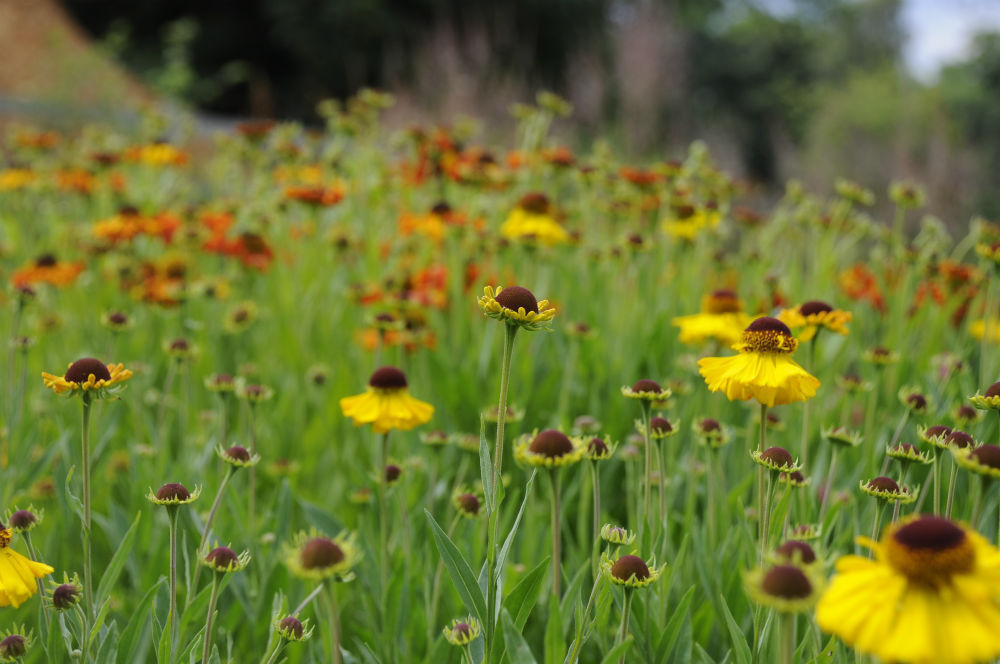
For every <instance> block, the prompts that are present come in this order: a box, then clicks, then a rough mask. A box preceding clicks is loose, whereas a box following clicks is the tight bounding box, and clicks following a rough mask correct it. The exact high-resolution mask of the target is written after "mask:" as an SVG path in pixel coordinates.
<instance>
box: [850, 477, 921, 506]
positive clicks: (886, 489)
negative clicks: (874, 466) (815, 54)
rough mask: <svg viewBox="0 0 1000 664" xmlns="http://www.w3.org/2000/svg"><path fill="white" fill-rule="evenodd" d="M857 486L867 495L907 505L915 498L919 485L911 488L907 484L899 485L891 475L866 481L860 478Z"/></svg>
mask: <svg viewBox="0 0 1000 664" xmlns="http://www.w3.org/2000/svg"><path fill="white" fill-rule="evenodd" d="M858 487H859V488H860V489H861V490H862V491H864V492H865V493H867V494H868V495H869V496H872V497H874V498H879V499H881V500H885V501H887V502H890V503H899V504H900V505H908V504H910V503H912V502H913V501H915V500H916V499H917V493H919V487H917V489H912V488H910V487H908V486H900V485H899V484H898V483H897V482H896V480H894V479H892V478H891V477H876V478H874V479H870V480H868V481H867V482H866V481H865V480H861V481H860V482H858Z"/></svg>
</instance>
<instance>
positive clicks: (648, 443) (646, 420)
mask: <svg viewBox="0 0 1000 664" xmlns="http://www.w3.org/2000/svg"><path fill="white" fill-rule="evenodd" d="M641 403H642V440H643V443H642V446H643V447H644V448H645V450H646V468H645V473H646V474H645V480H644V481H643V488H642V520H641V521H640V525H643V524H646V523H649V495H650V490H651V487H652V484H653V462H652V458H653V449H652V448H653V445H652V440H651V439H652V436H651V434H650V430H649V427H650V417H649V411H650V404H649V402H648V401H646V400H645V399H643V400H642V402H641Z"/></svg>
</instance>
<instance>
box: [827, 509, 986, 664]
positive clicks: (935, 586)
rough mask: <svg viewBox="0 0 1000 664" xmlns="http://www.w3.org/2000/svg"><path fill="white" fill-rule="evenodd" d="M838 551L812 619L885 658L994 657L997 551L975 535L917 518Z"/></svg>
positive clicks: (958, 662)
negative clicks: (868, 554) (854, 551)
mask: <svg viewBox="0 0 1000 664" xmlns="http://www.w3.org/2000/svg"><path fill="white" fill-rule="evenodd" d="M859 542H860V543H861V544H863V545H865V546H867V547H869V548H871V549H872V550H873V551H874V552H875V559H874V560H870V559H868V558H864V557H861V556H853V555H851V556H844V557H843V558H841V559H840V560H839V561H838V562H837V574H836V575H835V576H834V577H833V580H832V581H831V583H830V586H829V588H828V589H827V591H826V593H825V594H824V595H823V597H822V598H821V599H820V601H819V605H818V606H817V607H816V622H817V623H818V624H819V626H820V627H821V628H822V629H823V630H825V631H827V632H830V633H831V634H835V635H836V636H838V637H840V638H841V639H843V641H844V642H845V643H847V644H849V645H851V646H853V647H854V648H855V649H856V650H858V651H859V652H862V653H868V654H872V655H875V656H877V657H878V658H879V659H881V660H882V661H885V662H908V663H909V664H932V663H933V664H973V663H974V662H984V661H988V660H991V659H993V658H995V657H997V656H998V655H1000V639H998V638H997V636H996V635H997V633H998V630H1000V551H997V549H995V548H994V547H992V546H991V545H990V544H989V543H988V542H987V541H986V540H985V539H984V538H983V537H982V536H980V535H979V534H978V533H976V532H974V531H971V530H968V529H966V528H964V527H961V526H958V525H956V524H954V523H952V522H951V521H949V520H947V519H943V518H940V517H934V516H923V517H917V518H915V519H909V520H906V521H904V522H902V523H901V524H900V525H898V526H896V527H894V528H893V529H892V530H890V531H889V532H888V533H887V534H886V535H885V536H883V538H882V541H881V542H873V541H871V540H868V539H867V538H861V539H859Z"/></svg>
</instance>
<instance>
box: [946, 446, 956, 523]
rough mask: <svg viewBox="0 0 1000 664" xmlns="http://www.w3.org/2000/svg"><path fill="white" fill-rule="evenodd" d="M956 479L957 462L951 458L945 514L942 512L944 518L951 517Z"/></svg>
mask: <svg viewBox="0 0 1000 664" xmlns="http://www.w3.org/2000/svg"><path fill="white" fill-rule="evenodd" d="M957 479H958V464H957V463H955V460H954V459H952V461H951V477H950V479H949V480H948V507H947V509H946V511H945V514H944V516H945V518H947V519H950V518H951V508H952V505H953V504H954V502H955V484H956V483H957V482H956V480H957Z"/></svg>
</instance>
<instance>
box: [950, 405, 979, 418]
mask: <svg viewBox="0 0 1000 664" xmlns="http://www.w3.org/2000/svg"><path fill="white" fill-rule="evenodd" d="M955 416H956V417H957V418H958V419H960V420H974V419H976V418H977V417H979V411H977V410H976V409H975V408H973V407H972V406H966V405H964V404H963V405H961V406H959V407H958V409H957V410H956V411H955Z"/></svg>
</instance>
